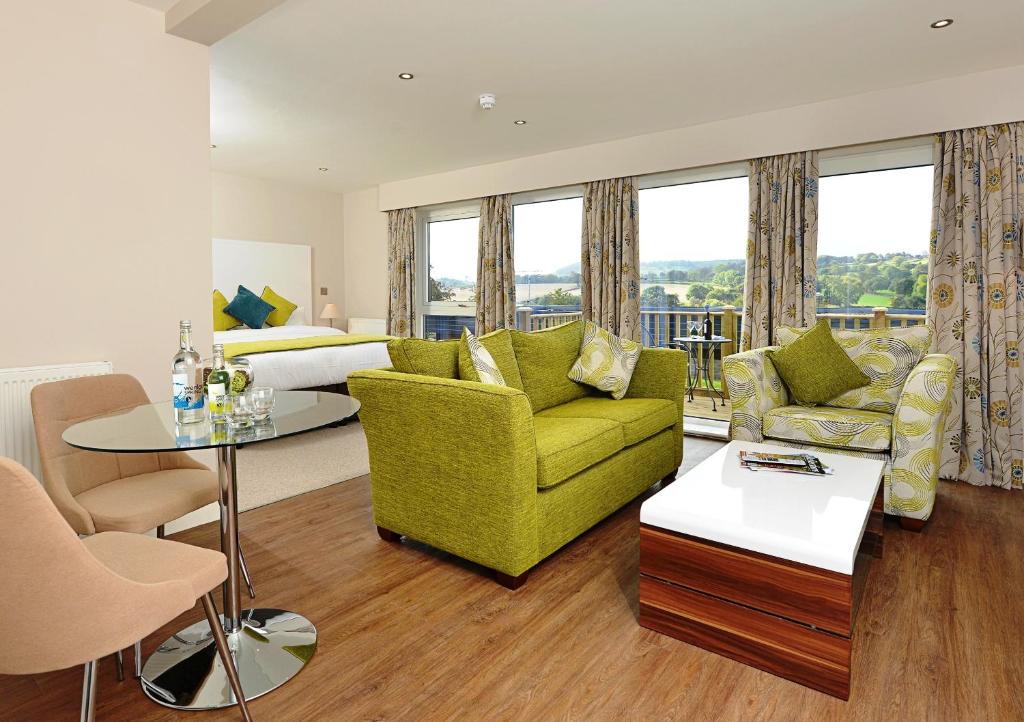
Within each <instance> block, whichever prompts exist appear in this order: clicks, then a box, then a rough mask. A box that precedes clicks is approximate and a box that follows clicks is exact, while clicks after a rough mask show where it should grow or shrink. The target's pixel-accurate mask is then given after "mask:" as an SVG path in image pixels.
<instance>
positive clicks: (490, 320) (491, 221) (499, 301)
mask: <svg viewBox="0 0 1024 722" xmlns="http://www.w3.org/2000/svg"><path fill="white" fill-rule="evenodd" d="M515 325H516V272H515V266H514V265H513V261H512V196H511V195H509V194H507V193H506V194H505V195H501V196H489V197H487V198H483V199H481V200H480V250H479V252H478V253H477V270H476V332H477V335H480V334H485V333H490V332H491V331H493V330H495V329H498V328H515Z"/></svg>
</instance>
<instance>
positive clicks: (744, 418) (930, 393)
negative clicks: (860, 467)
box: [723, 348, 956, 520]
mask: <svg viewBox="0 0 1024 722" xmlns="http://www.w3.org/2000/svg"><path fill="white" fill-rule="evenodd" d="M768 350H769V349H768V348H760V349H753V350H751V351H745V352H743V353H738V354H734V355H732V356H729V357H727V358H726V359H725V360H724V361H723V370H724V375H725V382H726V385H727V386H728V389H729V397H730V401H731V403H732V438H733V439H743V440H746V441H760V442H767V443H776V444H779V445H780V446H794V447H800V448H809V449H816V450H819V451H821V452H823V453H839V454H847V455H851V456H863V457H868V458H873V459H881V460H883V461H885V462H886V467H885V477H884V479H883V480H882V484H883V488H884V496H885V512H886V513H887V514H894V515H896V516H905V517H910V518H912V519H921V520H925V519H928V517H929V516H931V513H932V508H933V507H934V505H935V492H936V487H937V486H938V480H939V453H940V451H941V448H942V429H943V424H944V423H945V418H946V414H947V413H948V411H949V406H950V401H951V400H952V395H953V382H954V378H955V376H956V364H955V363H954V362H953V359H952V358H951V357H950V356H947V355H945V354H931V355H927V356H924V357H923V358H921V360H920V361H919V362H918V363H917V364H916V365H914V366H913V368H912V369H911V370H910V372H909V374H908V375H907V377H906V381H905V383H903V384H902V386H901V388H900V391H899V394H898V395H897V401H896V404H895V409H894V413H886V412H883V411H867V410H863V409H841V408H837V407H835V406H831V405H830V406H813V407H806V406H791V405H789V399H788V395H787V392H786V387H785V384H783V383H782V379H781V378H779V374H778V372H777V371H776V370H775V367H774V366H773V365H772V362H771V360H770V359H769V358H768V355H767V354H766V353H765V352H766V351H768Z"/></svg>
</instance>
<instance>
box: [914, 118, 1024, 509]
mask: <svg viewBox="0 0 1024 722" xmlns="http://www.w3.org/2000/svg"><path fill="white" fill-rule="evenodd" d="M934 159H935V161H934V162H935V189H934V203H933V210H932V237H931V253H930V260H929V264H928V288H929V299H928V300H929V303H928V322H929V323H930V324H931V325H932V327H933V328H934V329H935V350H936V351H937V352H939V353H945V354H949V355H950V356H952V357H953V359H954V361H956V364H957V379H956V383H957V388H956V389H955V393H954V394H953V406H952V409H951V412H950V414H949V419H948V421H947V424H946V436H945V442H944V445H943V450H942V460H941V467H940V471H939V474H940V476H942V477H944V478H956V479H960V480H962V481H967V482H970V483H972V484H979V485H992V486H1000V487H1004V488H1018V489H1019V488H1021V487H1022V485H1024V461H1022V460H1024V390H1022V386H1024V372H1022V368H1021V362H1020V354H1021V348H1020V343H1021V338H1020V335H1021V330H1022V326H1024V251H1022V240H1021V236H1022V228H1021V223H1022V221H1021V215H1022V213H1024V122H1017V123H1011V124H1008V125H992V126H985V127H983V128H969V129H966V130H954V131H948V132H946V133H942V134H940V135H937V136H936V137H935V147H934Z"/></svg>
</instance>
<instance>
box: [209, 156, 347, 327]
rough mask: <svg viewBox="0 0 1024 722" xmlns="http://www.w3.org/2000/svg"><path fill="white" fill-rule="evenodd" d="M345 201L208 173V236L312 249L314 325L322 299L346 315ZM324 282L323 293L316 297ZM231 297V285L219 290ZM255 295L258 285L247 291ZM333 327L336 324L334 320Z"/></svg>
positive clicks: (337, 196)
mask: <svg viewBox="0 0 1024 722" xmlns="http://www.w3.org/2000/svg"><path fill="white" fill-rule="evenodd" d="M343 216H344V203H343V198H342V196H341V194H339V193H328V192H325V191H317V190H310V189H308V188H302V187H299V186H295V185H291V184H289V183H281V182H279V181H271V180H263V179H261V178H249V177H245V176H238V175H231V174H229V173H216V172H215V173H213V237H214V238H229V239H234V240H240V241H266V242H270V243H300V244H304V245H308V246H312V248H313V303H314V305H315V308H314V309H312V310H311V316H312V319H313V322H314V323H315V324H320V325H324V326H326V325H327V324H328V322H327V321H319V318H320V311H322V310H323V307H324V305H325V304H327V303H334V304H336V305H337V306H338V310H339V311H341V314H342V316H344V315H345V258H344V248H343V234H344V224H343ZM321 286H326V287H327V289H328V294H327V295H326V296H321V295H320V287H321ZM220 290H221V292H223V293H224V294H225V295H226V296H227V297H228V300H230V299H231V297H232V295H233V292H234V289H225V288H222V289H220ZM252 290H253V291H255V292H256V293H259V292H260V291H261V290H262V287H261V288H254V289H252ZM336 325H339V326H340V324H338V323H337V322H336Z"/></svg>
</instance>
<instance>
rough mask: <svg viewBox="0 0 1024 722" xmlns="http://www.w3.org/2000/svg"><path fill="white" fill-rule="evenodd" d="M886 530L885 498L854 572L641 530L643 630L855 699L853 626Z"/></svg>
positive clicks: (873, 514)
mask: <svg viewBox="0 0 1024 722" xmlns="http://www.w3.org/2000/svg"><path fill="white" fill-rule="evenodd" d="M882 530H883V524H882V498H881V492H879V495H878V498H877V499H876V501H875V504H874V506H873V508H872V511H871V516H870V518H869V520H868V524H867V528H866V529H865V532H864V538H863V541H862V543H861V546H860V552H861V553H860V554H858V556H857V560H856V563H855V564H854V570H853V574H852V575H847V574H840V573H838V572H833V571H830V570H827V569H820V568H818V567H813V566H809V565H807V564H799V563H796V562H790V561H787V560H784V559H779V558H777V557H772V556H768V555H766V554H760V553H757V552H752V551H748V550H745V549H739V548H737V547H731V546H727V545H724V544H718V543H715V542H712V541H708V540H705V539H698V538H696V537H692V536H688V535H685V534H677V533H675V532H671V531H667V530H665V529H660V528H658V527H654V526H649V525H647V524H641V525H640V624H641V625H642V626H644V627H647V628H648V629H653V630H654V631H656V632H661V633H662V634H667V635H669V636H671V637H675V638H676V639H680V640H682V641H684V642H689V643H690V644H693V645H696V646H698V647H703V648H704V649H707V650H709V651H712V652H715V653H717V654H721V655H723V656H726V657H730V658H732V659H735V660H737V661H739V662H743V663H744V664H748V665H750V666H752V667H757V668H758V669H762V670H764V671H766V672H770V673H771V674H774V675H777V676H779V677H784V678H786V679H789V680H792V681H794V682H798V683H799V684H802V685H804V686H806V687H811V688H813V689H817V690H819V691H821V692H825V693H827V694H830V695H833V696H835V697H839V698H840V699H844V700H845V699H849V697H850V654H851V648H852V637H853V625H854V620H855V619H856V613H857V607H858V606H859V601H860V598H861V595H862V593H863V590H864V582H865V580H866V576H867V567H868V565H869V563H870V557H871V556H874V557H881V555H882Z"/></svg>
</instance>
